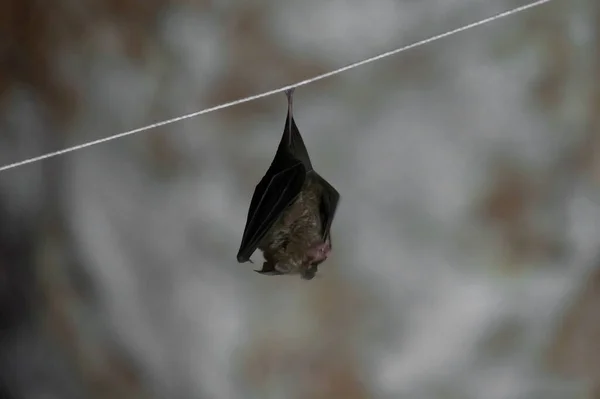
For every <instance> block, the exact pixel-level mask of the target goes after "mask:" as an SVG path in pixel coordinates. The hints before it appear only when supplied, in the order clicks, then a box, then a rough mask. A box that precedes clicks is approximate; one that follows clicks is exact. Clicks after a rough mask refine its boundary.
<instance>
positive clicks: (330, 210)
mask: <svg viewBox="0 0 600 399" xmlns="http://www.w3.org/2000/svg"><path fill="white" fill-rule="evenodd" d="M312 173H314V176H315V177H316V179H317V181H318V182H319V184H320V185H321V187H322V188H323V192H322V194H321V203H320V205H319V212H320V216H321V223H322V226H323V240H326V239H327V238H328V237H329V236H330V231H331V224H332V223H333V218H334V217H335V212H336V210H337V207H338V203H339V201H340V193H338V191H337V190H336V189H335V188H334V187H333V186H332V185H331V184H329V182H328V181H327V180H325V179H323V178H322V177H321V176H319V175H318V174H317V173H316V172H312Z"/></svg>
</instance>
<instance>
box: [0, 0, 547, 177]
mask: <svg viewBox="0 0 600 399" xmlns="http://www.w3.org/2000/svg"><path fill="white" fill-rule="evenodd" d="M550 1H551V0H538V1H535V2H533V3H530V4H526V5H524V6H520V7H517V8H513V9H512V10H509V11H505V12H502V13H500V14H496V15H494V16H492V17H489V18H486V19H482V20H480V21H478V22H474V23H472V24H469V25H465V26H463V27H461V28H457V29H454V30H451V31H449V32H446V33H442V34H440V35H436V36H432V37H430V38H429V39H425V40H421V41H418V42H415V43H412V44H409V45H407V46H404V47H400V48H398V49H395V50H391V51H388V52H386V53H383V54H380V55H377V56H375V57H371V58H367V59H366V60H362V61H359V62H355V63H354V64H350V65H347V66H345V67H342V68H339V69H336V70H334V71H330V72H327V73H324V74H322V75H318V76H315V77H313V78H310V79H306V80H303V81H301V82H298V83H295V84H292V85H288V86H284V87H281V88H279V89H275V90H271V91H266V92H264V93H260V94H255V95H253V96H249V97H245V98H241V99H239V100H235V101H230V102H227V103H224V104H221V105H217V106H214V107H211V108H206V109H203V110H201V111H197V112H192V113H191V114H187V115H183V116H178V117H176V118H172V119H167V120H164V121H162V122H157V123H153V124H151V125H148V126H144V127H140V128H138V129H133V130H129V131H127V132H123V133H119V134H115V135H113V136H109V137H105V138H102V139H98V140H94V141H90V142H87V143H84V144H79V145H76V146H73V147H68V148H65V149H63V150H60V151H55V152H50V153H47V154H45V155H40V156H37V157H34V158H29V159H26V160H24V161H20V162H15V163H12V164H8V165H5V166H2V167H0V172H2V171H5V170H8V169H12V168H16V167H19V166H23V165H27V164H30V163H33V162H37V161H42V160H44V159H47V158H52V157H56V156H59V155H63V154H66V153H69V152H73V151H78V150H81V149H84V148H86V147H91V146H93V145H96V144H102V143H104V142H107V141H111V140H114V139H118V138H121V137H125V136H129V135H131V134H135V133H139V132H143V131H146V130H150V129H154V128H157V127H160V126H164V125H169V124H171V123H175V122H179V121H182V120H184V119H189V118H193V117H196V116H199V115H202V114H208V113H209V112H213V111H218V110H220V109H223V108H229V107H233V106H234V105H238V104H243V103H246V102H249V101H254V100H258V99H259V98H263V97H267V96H270V95H272V94H276V93H280V92H282V91H285V90H288V89H291V88H294V87H300V86H304V85H307V84H309V83H313V82H316V81H317V80H321V79H325V78H328V77H330V76H333V75H337V74H339V73H342V72H345V71H347V70H350V69H353V68H356V67H359V66H361V65H365V64H369V63H371V62H373V61H378V60H380V59H382V58H386V57H389V56H391V55H394V54H398V53H401V52H403V51H407V50H410V49H413V48H416V47H420V46H423V45H425V44H429V43H431V42H434V41H436V40H439V39H443V38H445V37H448V36H452V35H454V34H456V33H459V32H463V31H466V30H469V29H471V28H475V27H477V26H480V25H483V24H486V23H488V22H492V21H495V20H497V19H500V18H504V17H508V16H509V15H513V14H516V13H519V12H521V11H525V10H528V9H530V8H533V7H537V6H540V5H542V4H544V3H548V2H550Z"/></svg>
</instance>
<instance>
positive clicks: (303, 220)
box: [258, 177, 322, 274]
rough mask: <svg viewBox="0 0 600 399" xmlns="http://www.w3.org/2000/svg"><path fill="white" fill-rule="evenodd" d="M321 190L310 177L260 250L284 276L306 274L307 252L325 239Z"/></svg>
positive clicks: (260, 246)
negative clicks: (320, 205)
mask: <svg viewBox="0 0 600 399" xmlns="http://www.w3.org/2000/svg"><path fill="white" fill-rule="evenodd" d="M321 192H322V187H321V186H320V185H318V184H317V183H316V182H315V181H314V180H313V179H311V178H310V177H307V179H306V182H305V183H304V186H303V187H302V190H301V192H300V194H299V195H298V198H297V199H296V201H294V202H293V203H292V205H290V207H288V209H286V210H285V212H284V213H283V214H282V215H281V216H280V217H279V219H278V220H277V221H276V222H275V224H274V225H273V227H271V229H270V230H269V232H268V233H267V234H266V235H265V237H264V238H263V240H262V241H261V243H260V245H259V246H258V248H259V249H260V250H262V251H263V255H264V258H265V261H266V263H267V264H268V265H272V266H274V268H275V269H276V270H277V271H279V272H281V273H284V274H303V273H305V272H306V269H307V268H308V264H307V262H306V261H307V259H306V251H307V250H308V248H309V247H310V246H311V245H312V244H314V243H316V242H319V241H321V239H322V226H321V217H320V213H319V203H320V197H321Z"/></svg>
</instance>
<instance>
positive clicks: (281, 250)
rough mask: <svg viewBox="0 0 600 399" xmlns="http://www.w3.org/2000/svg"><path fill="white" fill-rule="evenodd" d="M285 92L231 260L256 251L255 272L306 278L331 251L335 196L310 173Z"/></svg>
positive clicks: (290, 97)
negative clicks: (277, 130)
mask: <svg viewBox="0 0 600 399" xmlns="http://www.w3.org/2000/svg"><path fill="white" fill-rule="evenodd" d="M285 94H286V96H287V102H288V109H287V118H286V120H285V127H284V131H283V136H282V137H281V141H280V142H279V147H278V148H277V152H276V153H275V157H274V159H273V161H272V162H271V166H269V169H267V172H266V173H265V175H264V177H263V178H262V179H261V180H260V182H259V183H258V185H257V186H256V188H255V190H254V194H253V195H252V200H251V201H250V208H249V209H248V217H247V219H246V226H245V228H244V233H243V235H242V242H241V244H240V249H239V252H238V254H237V261H238V262H239V263H245V262H248V261H250V257H251V256H252V254H253V253H254V251H256V249H257V248H258V249H260V250H261V251H262V253H263V257H264V259H265V262H264V263H263V267H262V269H261V270H255V271H256V272H257V273H260V274H263V275H269V276H276V275H298V274H299V275H300V276H301V278H303V279H305V280H311V279H312V278H314V277H315V275H316V273H317V271H318V266H319V265H320V264H321V263H323V262H324V261H325V260H326V259H327V258H328V257H329V255H330V253H331V224H332V222H333V218H334V216H335V212H336V209H337V206H338V202H339V200H340V194H339V193H338V192H337V190H336V189H335V188H334V187H333V186H332V185H331V184H329V183H328V182H327V181H326V180H325V179H323V178H322V177H321V176H320V175H319V174H318V173H317V172H316V171H315V170H314V169H313V166H312V163H311V161H310V157H309V156H308V151H307V150H306V146H305V145H304V140H303V139H302V136H301V135H300V131H299V130H298V126H297V125H296V122H295V120H294V116H293V95H294V89H290V90H287V91H286V92H285ZM250 262H252V261H250Z"/></svg>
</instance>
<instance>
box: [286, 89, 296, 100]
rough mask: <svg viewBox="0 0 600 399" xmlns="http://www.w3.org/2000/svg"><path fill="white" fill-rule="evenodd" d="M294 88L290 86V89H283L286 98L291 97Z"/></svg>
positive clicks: (289, 98)
mask: <svg viewBox="0 0 600 399" xmlns="http://www.w3.org/2000/svg"><path fill="white" fill-rule="evenodd" d="M294 90H296V88H295V87H292V88H291V89H287V90H286V91H284V93H285V95H286V96H287V98H288V100H291V99H292V96H293V95H294Z"/></svg>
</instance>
